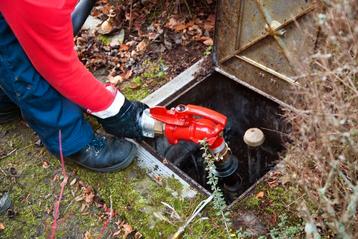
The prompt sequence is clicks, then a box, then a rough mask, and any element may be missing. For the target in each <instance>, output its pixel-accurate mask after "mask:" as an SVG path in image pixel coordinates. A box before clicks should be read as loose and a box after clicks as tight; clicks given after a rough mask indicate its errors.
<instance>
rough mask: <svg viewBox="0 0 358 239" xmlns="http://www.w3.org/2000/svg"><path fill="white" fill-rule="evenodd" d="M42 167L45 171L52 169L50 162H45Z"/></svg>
mask: <svg viewBox="0 0 358 239" xmlns="http://www.w3.org/2000/svg"><path fill="white" fill-rule="evenodd" d="M42 167H43V168H45V169H47V168H49V167H50V164H49V162H48V161H43V162H42Z"/></svg>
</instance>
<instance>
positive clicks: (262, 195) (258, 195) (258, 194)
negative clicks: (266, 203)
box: [256, 191, 265, 199]
mask: <svg viewBox="0 0 358 239" xmlns="http://www.w3.org/2000/svg"><path fill="white" fill-rule="evenodd" d="M264 196H265V193H264V192H263V191H260V192H258V193H257V194H256V198H257V199H262V198H264Z"/></svg>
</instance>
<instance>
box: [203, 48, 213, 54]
mask: <svg viewBox="0 0 358 239" xmlns="http://www.w3.org/2000/svg"><path fill="white" fill-rule="evenodd" d="M212 50H213V46H208V47H207V48H206V49H205V51H204V53H203V55H204V56H208V55H210V54H211V52H212Z"/></svg>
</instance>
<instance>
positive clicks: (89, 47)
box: [76, 0, 215, 88]
mask: <svg viewBox="0 0 358 239" xmlns="http://www.w3.org/2000/svg"><path fill="white" fill-rule="evenodd" d="M209 2H210V3H209V4H211V3H212V1H209ZM110 3H112V4H113V5H111V4H110ZM158 3H159V0H150V1H145V3H144V2H143V3H142V2H141V3H139V1H138V2H137V1H134V2H131V1H129V0H124V1H123V4H120V5H118V4H114V3H113V2H111V1H108V2H107V1H102V2H101V3H100V4H98V5H97V6H96V7H95V8H94V10H93V12H92V15H93V16H94V17H95V18H97V19H98V20H100V21H102V24H100V26H99V27H96V28H95V30H91V29H88V30H85V31H82V32H81V35H80V36H79V37H77V38H76V49H77V51H78V55H79V57H80V59H81V60H82V62H83V63H84V64H85V65H86V67H87V68H89V69H90V70H91V71H92V72H96V71H99V72H103V71H105V72H104V73H99V74H100V75H101V76H102V75H107V80H108V81H109V82H110V83H112V84H115V85H120V84H122V83H123V82H124V81H126V80H127V79H128V77H127V73H128V72H131V73H132V74H131V77H132V76H133V75H134V76H137V75H138V74H140V73H141V72H142V71H143V69H142V68H141V65H140V64H141V63H142V62H143V60H145V59H148V58H149V59H151V60H152V59H157V58H158V57H160V55H161V54H163V53H165V52H168V51H170V50H172V49H177V47H178V46H184V47H185V46H188V45H189V44H190V43H192V42H198V43H200V44H203V45H206V46H212V45H213V40H212V34H213V30H214V23H215V15H214V14H213V9H214V8H212V9H210V8H207V7H203V5H202V4H200V3H196V2H195V1H194V2H192V3H190V4H193V5H192V6H191V7H192V9H191V10H192V14H190V15H186V13H185V12H180V13H174V12H171V11H167V9H169V6H171V4H173V3H172V2H170V1H166V2H165V3H164V5H165V4H167V5H165V6H162V7H161V8H162V9H160V12H161V14H160V15H159V16H158V15H155V14H154V15H153V13H157V12H158ZM184 8H185V9H186V7H184ZM153 16H154V17H153ZM188 50H190V49H188ZM183 52H185V51H183ZM198 54H199V55H202V54H201V53H200V52H198ZM173 56H175V57H176V55H174V54H173ZM182 64H183V63H182ZM102 79H103V78H102ZM104 80H106V79H104ZM134 88H138V87H137V85H136V86H134Z"/></svg>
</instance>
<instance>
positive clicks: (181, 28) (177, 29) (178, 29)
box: [174, 23, 187, 32]
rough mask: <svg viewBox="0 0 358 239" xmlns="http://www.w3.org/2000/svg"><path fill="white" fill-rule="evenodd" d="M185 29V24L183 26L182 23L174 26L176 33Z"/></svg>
mask: <svg viewBox="0 0 358 239" xmlns="http://www.w3.org/2000/svg"><path fill="white" fill-rule="evenodd" d="M186 28H187V25H186V24H184V23H179V24H178V25H176V26H175V27H174V31H176V32H181V31H183V30H184V29H186Z"/></svg>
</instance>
